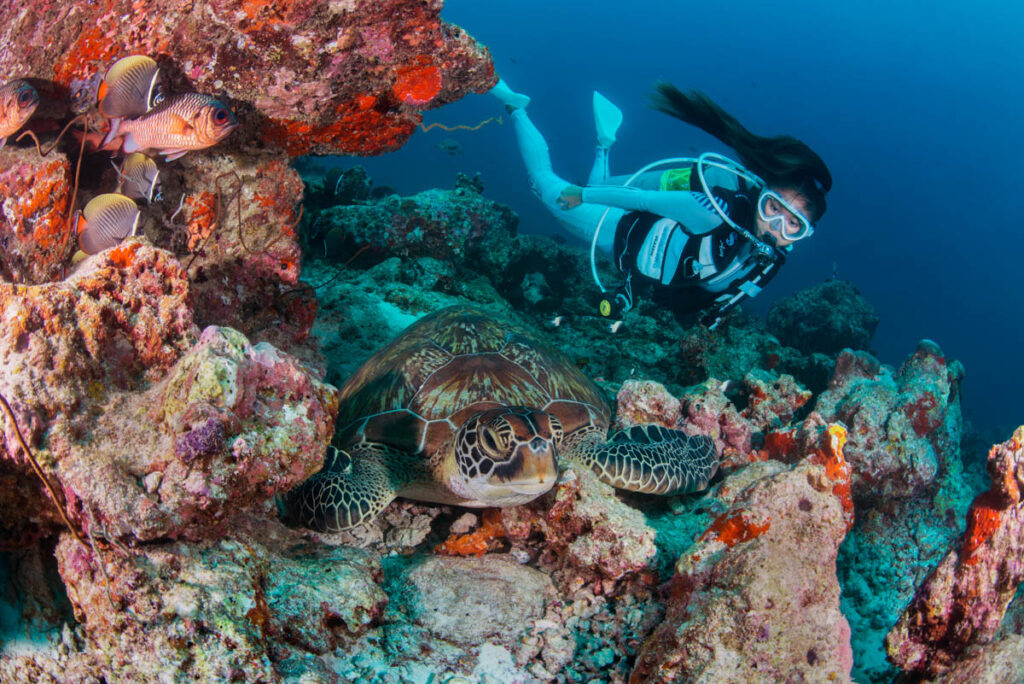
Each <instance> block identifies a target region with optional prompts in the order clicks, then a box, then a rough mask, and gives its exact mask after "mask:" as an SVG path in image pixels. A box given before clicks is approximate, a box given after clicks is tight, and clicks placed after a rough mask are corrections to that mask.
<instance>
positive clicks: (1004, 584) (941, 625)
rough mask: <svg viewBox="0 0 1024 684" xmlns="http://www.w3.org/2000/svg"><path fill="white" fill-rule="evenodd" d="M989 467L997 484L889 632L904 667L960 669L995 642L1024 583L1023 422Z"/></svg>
mask: <svg viewBox="0 0 1024 684" xmlns="http://www.w3.org/2000/svg"><path fill="white" fill-rule="evenodd" d="M988 471H989V476H990V477H991V479H992V486H991V488H990V489H989V490H988V491H987V492H984V493H983V494H981V495H979V496H978V497H977V498H976V499H975V500H974V503H972V504H971V508H970V510H969V512H968V514H967V530H966V531H965V532H964V535H963V538H962V540H961V541H960V543H959V545H958V548H955V549H952V550H950V552H949V553H948V554H947V555H946V557H945V558H944V559H943V560H942V562H940V563H939V565H938V567H937V568H935V570H934V571H933V572H932V573H931V575H930V576H929V577H928V579H926V580H925V582H924V584H922V585H921V586H920V587H919V588H918V590H917V594H916V595H915V596H914V600H913V601H912V602H911V604H910V606H909V607H908V608H907V610H906V612H905V613H904V614H903V616H902V617H901V618H900V619H899V622H897V623H896V626H895V627H893V629H892V631H891V632H889V635H888V636H887V637H886V648H887V649H888V653H889V659H890V660H891V661H892V662H893V663H894V664H896V665H897V666H898V667H900V668H902V669H903V670H906V671H910V672H914V673H917V674H920V675H924V676H931V677H934V676H937V675H941V674H943V673H946V672H949V671H950V670H952V669H955V668H958V667H959V665H960V662H961V660H966V656H967V655H968V653H969V652H970V651H971V650H972V649H975V648H976V647H978V646H982V645H984V644H986V643H988V642H989V641H990V640H991V639H992V637H993V636H994V635H995V633H996V630H997V629H998V628H999V624H1000V622H1001V621H1002V619H1003V615H1004V613H1005V612H1006V608H1007V605H1008V604H1009V603H1010V600H1011V599H1012V598H1013V596H1014V594H1015V593H1016V592H1017V589H1018V588H1019V587H1020V584H1021V582H1022V581H1024V502H1022V497H1021V489H1022V488H1024V426H1022V427H1020V428H1017V430H1016V431H1015V432H1014V434H1013V437H1012V438H1011V439H1010V440H1009V441H1007V442H1004V443H1003V444H999V445H996V446H994V447H992V450H991V451H990V452H989V455H988ZM957 681H967V680H960V679H958V680H957Z"/></svg>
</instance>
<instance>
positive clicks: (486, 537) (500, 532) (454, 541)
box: [434, 508, 505, 556]
mask: <svg viewBox="0 0 1024 684" xmlns="http://www.w3.org/2000/svg"><path fill="white" fill-rule="evenodd" d="M504 536H505V528H504V526H503V525H502V524H501V511H500V510H499V509H497V508H488V509H487V510H485V511H484V514H483V522H482V523H481V525H480V529H478V530H477V531H476V532H470V533H469V534H461V535H459V534H453V535H451V536H450V537H448V539H447V540H445V542H444V543H443V544H440V545H438V546H437V548H435V549H434V551H435V552H437V553H439V554H441V555H443V556H470V555H472V556H482V555H484V554H485V553H487V548H488V546H489V545H490V541H491V540H492V539H500V538H503V537H504Z"/></svg>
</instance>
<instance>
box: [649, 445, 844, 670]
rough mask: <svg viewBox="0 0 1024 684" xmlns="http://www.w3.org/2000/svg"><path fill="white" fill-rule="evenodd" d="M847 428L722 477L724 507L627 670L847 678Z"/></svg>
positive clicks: (683, 560)
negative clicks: (795, 455) (842, 595)
mask: <svg viewBox="0 0 1024 684" xmlns="http://www.w3.org/2000/svg"><path fill="white" fill-rule="evenodd" d="M844 439H845V431H843V430H842V428H840V427H838V426H831V427H830V428H829V429H828V430H827V431H825V432H823V433H822V444H821V446H820V447H819V448H820V451H819V452H818V453H817V454H811V455H809V456H808V457H807V458H806V459H804V460H803V461H801V462H800V463H799V464H797V465H796V466H793V467H791V468H787V467H785V466H783V465H781V464H779V463H777V462H773V461H769V462H766V463H758V464H754V465H752V466H749V467H748V468H746V469H744V470H743V471H741V473H739V474H737V475H733V476H730V477H727V478H726V479H725V480H724V481H723V482H722V483H721V484H719V485H718V487H717V491H715V492H712V493H711V496H712V497H714V498H717V499H719V500H720V502H721V503H722V504H723V505H724V507H725V510H724V512H723V513H721V514H720V515H719V516H718V517H717V518H716V519H715V521H714V522H713V523H712V524H711V525H710V526H709V527H708V528H707V529H706V530H705V532H704V533H703V534H702V535H701V537H700V539H699V540H698V541H697V543H696V544H694V545H693V546H691V547H690V549H688V550H687V551H686V552H685V553H684V554H683V555H682V556H681V557H680V558H679V561H678V563H677V564H676V574H675V576H674V577H673V578H672V581H671V593H670V596H669V598H668V606H667V612H666V615H665V619H664V621H663V622H662V623H661V624H660V625H659V626H658V627H657V629H656V630H655V631H654V633H653V635H652V636H651V637H650V638H649V639H648V640H647V642H646V643H645V644H644V646H643V649H642V650H641V651H640V654H639V656H638V658H637V663H636V667H635V669H634V670H633V674H632V677H631V680H630V681H633V682H661V681H698V680H707V681H787V680H798V679H799V680H804V681H844V680H846V681H848V680H849V673H850V669H851V667H852V666H853V654H852V651H851V650H850V644H849V638H850V628H849V625H848V624H847V622H846V619H845V618H844V617H843V615H842V613H841V612H840V611H839V583H838V582H837V580H836V576H835V559H836V554H837V552H838V548H839V544H840V542H841V541H842V539H843V536H844V535H845V533H846V530H847V528H848V524H849V519H848V515H847V512H846V509H845V505H844V498H843V496H844V495H843V488H844V486H846V487H848V485H849V476H850V473H849V467H848V466H847V465H846V464H845V462H844V461H843V455H842V443H843V440H844ZM847 496H848V495H847ZM811 557H813V558H814V559H815V561H814V562H813V563H805V562H803V559H806V558H811Z"/></svg>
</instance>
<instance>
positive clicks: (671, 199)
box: [512, 109, 785, 325]
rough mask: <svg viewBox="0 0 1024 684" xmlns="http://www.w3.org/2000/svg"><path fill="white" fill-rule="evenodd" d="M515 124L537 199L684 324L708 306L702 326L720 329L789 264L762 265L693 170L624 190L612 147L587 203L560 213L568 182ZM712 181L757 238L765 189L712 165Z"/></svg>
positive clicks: (530, 133)
mask: <svg viewBox="0 0 1024 684" xmlns="http://www.w3.org/2000/svg"><path fill="white" fill-rule="evenodd" d="M512 121H513V124H514V126H515V129H516V135H517V138H518V140H519V148H520V152H521V154H522V156H523V161H524V162H525V164H526V169H527V173H528V175H529V177H530V184H531V187H532V188H533V191H534V193H535V194H536V195H537V196H538V197H539V198H540V199H541V201H543V202H544V204H545V205H546V206H547V207H548V208H549V209H550V210H551V212H552V213H553V214H554V215H555V217H556V218H558V219H559V220H560V221H561V222H563V223H564V224H566V226H567V227H568V228H569V230H570V231H571V232H572V233H573V234H574V235H576V236H578V237H579V238H581V239H582V240H585V241H587V242H590V241H591V240H593V238H594V231H595V230H600V233H599V234H598V236H597V237H598V239H597V245H598V247H600V248H601V250H602V251H604V252H605V253H606V254H608V255H609V256H611V257H612V259H613V260H614V262H615V264H616V266H617V267H618V269H619V271H620V272H622V274H623V275H624V276H625V277H626V278H627V279H629V280H632V281H634V282H638V283H648V284H650V285H652V286H653V289H654V295H653V299H654V301H656V302H657V303H658V304H659V305H661V306H664V307H665V308H668V309H670V310H671V311H672V312H673V313H674V314H675V315H676V317H677V318H678V319H679V320H680V322H683V323H688V322H689V321H688V320H687V319H688V316H689V315H690V314H693V313H695V312H697V311H700V310H702V309H709V310H708V311H707V312H705V314H704V315H703V316H702V317H701V322H703V323H705V324H708V325H713V324H714V323H716V322H717V320H718V319H719V318H720V317H721V316H722V314H723V313H725V312H726V311H727V310H729V309H731V308H732V307H734V306H735V305H736V304H737V303H739V302H740V301H741V300H742V299H744V298H745V297H752V296H754V295H756V294H757V293H758V292H760V290H761V287H763V286H764V284H765V283H766V282H768V280H770V279H771V278H772V277H774V276H775V274H776V273H777V272H778V269H779V267H780V266H781V265H782V264H783V263H785V257H784V255H783V252H782V251H781V250H779V249H774V250H773V252H774V256H775V259H774V261H770V262H769V263H765V262H764V260H758V259H757V258H756V254H755V250H754V249H753V247H752V245H751V244H750V243H749V242H748V241H747V240H746V239H744V238H743V237H742V236H740V234H739V233H738V232H737V231H736V230H734V229H733V228H732V227H730V226H729V225H728V224H727V223H726V222H725V221H724V220H723V218H722V216H721V215H720V214H719V213H718V211H716V210H715V208H714V206H713V205H712V203H711V200H710V199H708V197H707V195H705V194H704V192H703V191H702V189H701V184H700V181H699V180H698V177H697V171H696V168H695V167H693V166H691V167H689V168H679V169H670V170H668V171H659V172H651V173H646V174H643V175H641V176H639V177H638V178H636V179H634V181H633V183H631V184H630V185H629V186H625V185H623V183H624V182H625V181H626V177H608V175H607V174H608V150H607V148H602V147H598V150H597V157H596V159H595V161H594V168H593V170H592V171H591V173H590V178H589V181H588V186H587V187H585V188H583V204H581V205H579V206H577V207H575V208H573V209H569V210H563V209H561V208H560V207H559V205H558V198H559V195H560V193H561V192H562V190H564V189H565V188H566V186H568V185H569V183H568V182H566V181H565V180H563V179H562V178H560V177H559V176H557V175H556V174H555V173H554V171H553V169H552V167H551V156H550V153H549V151H548V146H547V143H546V142H545V141H544V138H543V136H542V135H541V134H540V132H539V131H538V130H537V128H536V127H535V126H534V125H533V123H532V122H531V121H530V119H529V117H527V115H526V112H525V111H524V110H522V109H518V110H515V111H514V112H512ZM691 179H692V183H691ZM705 180H706V181H707V182H708V185H709V187H710V189H711V190H712V192H713V194H714V195H715V197H716V198H717V200H718V204H719V206H720V207H721V208H722V209H724V210H725V211H726V213H727V214H728V216H729V218H731V219H732V220H733V221H735V222H736V223H737V224H738V225H740V226H742V227H744V228H745V229H747V230H748V231H750V232H751V233H753V232H754V230H755V228H754V216H755V212H756V209H755V203H756V201H757V192H758V189H757V188H756V187H753V186H748V185H747V183H746V182H745V181H741V180H740V179H739V178H738V177H737V176H736V175H735V174H732V173H730V172H727V171H722V170H718V169H713V168H712V169H708V170H706V171H705ZM694 188H696V189H694ZM606 212H607V213H606ZM602 216H603V217H604V218H603V221H602Z"/></svg>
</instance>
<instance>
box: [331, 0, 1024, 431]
mask: <svg viewBox="0 0 1024 684" xmlns="http://www.w3.org/2000/svg"><path fill="white" fill-rule="evenodd" d="M442 17H443V18H445V19H446V20H447V21H450V22H453V23H456V24H458V25H460V26H462V27H463V28H465V29H466V30H467V31H468V32H469V33H470V34H471V35H473V36H474V37H475V38H476V39H477V40H479V41H480V42H482V43H483V44H485V45H487V47H488V48H490V50H491V53H492V55H493V56H494V62H495V65H496V68H497V70H498V72H499V74H501V75H502V76H503V77H504V78H505V80H506V81H508V83H509V84H510V85H511V86H512V87H513V88H515V89H517V90H520V91H522V92H524V93H527V94H528V95H530V96H531V97H532V98H533V102H532V103H531V104H530V107H529V112H530V115H531V117H532V118H533V120H534V122H535V123H536V124H537V126H538V127H539V128H540V130H541V131H542V132H543V133H544V134H545V135H546V136H547V138H548V142H549V144H550V147H551V150H552V155H553V158H554V164H555V170H556V171H557V172H558V173H560V174H561V175H563V176H564V177H566V178H567V179H570V180H574V181H577V182H580V181H583V180H585V178H586V174H587V171H588V170H589V167H590V163H591V161H592V153H593V144H594V128H593V119H592V115H591V104H590V103H591V91H592V90H594V89H597V90H600V91H601V92H602V93H604V94H605V95H606V96H608V97H609V98H610V99H611V100H613V101H614V102H615V103H617V104H618V105H619V106H620V107H621V108H622V109H623V111H624V112H625V123H624V124H623V126H622V128H621V129H620V131H619V142H618V144H617V145H616V147H615V148H614V149H613V153H612V172H613V173H627V172H630V171H632V170H634V169H636V168H638V167H639V166H642V165H643V164H645V163H647V162H650V161H653V160H655V159H660V158H663V157H666V156H676V155H687V154H692V153H693V152H695V151H698V150H699V151H704V150H708V149H712V150H718V151H723V152H725V151H727V150H725V148H723V146H722V145H721V144H720V143H718V142H717V141H715V140H713V139H712V138H710V137H708V136H706V135H704V134H703V133H700V132H698V131H697V130H696V129H694V128H692V127H690V126H687V125H685V124H683V123H682V122H679V121H677V120H674V119H671V118H670V117H667V116H665V115H663V114H660V113H658V112H655V111H654V110H651V109H649V108H648V107H647V106H646V97H647V95H648V93H649V92H650V91H651V89H652V86H653V84H654V83H655V81H656V80H657V79H659V78H663V79H667V80H670V81H672V82H673V83H675V84H676V85H678V86H679V87H680V88H683V89H688V88H699V89H701V90H704V91H705V92H707V93H708V94H709V95H711V96H712V97H713V98H714V99H715V100H716V101H718V102H719V103H720V104H722V105H723V106H724V107H725V108H726V109H727V110H729V111H730V112H731V113H733V114H734V115H735V116H736V117H737V118H739V120H740V121H741V122H743V123H744V124H745V125H746V126H747V127H748V128H750V129H751V130H753V131H754V132H755V133H759V134H762V135H774V134H778V133H789V134H792V135H795V136H797V137H799V138H801V139H803V140H804V141H806V142H807V143H808V144H810V145H811V146H812V147H813V148H814V149H815V150H816V151H817V152H818V153H819V154H820V155H821V156H822V157H823V158H824V159H825V161H826V162H827V163H828V164H829V166H830V168H831V170H832V174H833V177H834V180H835V186H834V189H833V191H832V193H831V194H830V195H829V198H828V199H829V211H828V213H827V215H826V216H825V218H824V220H823V221H822V222H821V225H820V227H819V230H818V232H817V233H816V234H815V235H814V237H813V238H812V239H810V240H808V241H807V242H806V243H803V244H800V245H799V246H798V247H797V249H796V251H795V252H794V253H793V254H792V256H791V258H790V260H789V262H788V264H787V267H786V269H784V270H783V272H782V273H781V275H780V276H779V277H778V278H776V280H775V281H774V282H773V283H772V285H771V287H770V288H769V289H768V290H766V291H765V292H764V293H763V294H762V295H761V296H760V297H758V298H757V299H756V300H754V301H753V302H751V303H750V304H748V305H746V306H747V307H748V308H752V309H753V310H755V311H758V312H762V313H763V312H765V311H767V309H768V307H769V306H770V305H771V304H772V303H773V302H774V301H776V300H778V299H780V298H782V297H785V296H786V295H788V294H790V293H792V292H793V291H795V290H798V289H801V288H804V287H808V286H810V285H813V284H815V283H819V282H821V281H822V280H824V279H826V278H827V277H828V276H829V275H831V273H832V270H833V265H835V268H836V270H837V273H838V275H839V277H840V278H843V279H846V280H850V281H851V282H853V284H854V285H856V287H858V288H859V289H860V291H861V292H862V293H863V294H864V295H865V296H866V297H867V298H868V300H869V301H870V302H871V303H872V304H873V305H874V306H875V307H876V309H877V311H878V314H879V316H880V318H881V323H880V324H879V326H878V332H877V334H876V335H875V339H874V351H875V352H876V354H877V355H878V356H879V357H880V358H881V359H882V360H883V361H884V362H887V363H891V364H894V365H898V364H899V363H901V362H902V360H903V359H904V357H905V356H906V355H908V354H910V353H912V352H913V351H914V348H915V345H916V344H917V342H918V340H920V339H922V338H930V339H933V340H935V341H936V342H938V343H939V344H940V345H941V346H942V348H943V349H944V350H945V352H946V354H947V355H948V356H949V357H951V358H957V359H960V360H961V361H962V362H963V363H964V365H965V366H966V368H967V378H966V382H965V389H964V394H965V396H964V407H965V411H966V414H967V417H968V418H969V419H971V420H972V421H973V422H974V424H975V425H976V426H977V427H979V428H982V429H991V428H998V429H999V430H1000V434H1001V436H1000V437H999V438H1000V439H1006V438H1008V437H1009V430H1010V429H1012V428H1013V427H1014V426H1016V425H1017V424H1019V423H1024V410H1022V409H1024V406H1022V402H1021V399H1020V397H1021V391H1022V389H1024V364H1022V363H1021V361H1020V354H1021V351H1020V348H1021V344H1022V342H1024V283H1022V279H1021V276H1020V275H1019V274H1020V269H1021V260H1022V258H1024V254H1022V251H1024V250H1022V246H1024V240H1022V239H1021V231H1022V230H1024V226H1022V225H1021V221H1020V204H1021V196H1022V190H1024V189H1022V181H1024V174H1022V173H1021V166H1020V165H1021V160H1022V156H1024V155H1022V152H1024V143H1022V141H1021V137H1020V131H1021V122H1022V121H1024V95H1022V87H1024V60H1022V58H1021V55H1020V45H1021V36H1022V35H1024V5H1017V4H1016V3H1006V2H996V1H995V0H981V1H979V2H975V3H963V2H948V1H941V0H940V1H933V2H929V3H923V2H908V1H904V2H897V3H893V2H880V1H878V0H871V1H859V2H844V3H838V2H837V3H821V2H819V1H818V0H784V1H781V2H774V3H763V2H753V1H751V0H747V1H746V2H730V3H712V2H709V3H689V2H687V3H682V2H672V3H669V2H664V1H663V0H661V1H656V0H633V1H632V2H629V3H622V2H550V0H548V1H546V2H541V1H539V0H517V1H516V2H489V1H485V0H449V1H448V2H447V3H446V5H445V8H444V10H443V12H442ZM503 113H504V112H503V110H502V108H501V107H500V106H499V105H498V103H497V101H496V100H494V99H493V98H492V97H490V96H470V97H467V98H465V99H464V100H462V101H460V102H457V103H455V104H453V105H450V106H447V107H444V108H442V109H439V110H435V111H431V112H427V113H426V115H425V122H426V123H430V122H434V121H437V122H441V123H445V124H448V125H453V124H460V123H461V124H472V123H476V122H478V121H480V120H482V119H485V118H487V117H490V116H497V115H500V114H503ZM449 137H450V138H452V139H454V140H456V141H457V142H459V143H460V144H461V145H462V146H463V152H462V153H461V154H456V155H448V154H446V153H445V152H444V151H442V150H441V149H438V148H437V147H435V146H436V145H437V144H438V143H439V142H441V141H442V140H444V139H445V138H449ZM339 162H340V163H342V164H349V163H361V164H363V165H364V166H366V167H367V169H368V170H369V171H370V173H371V175H372V176H373V178H374V180H375V182H376V183H377V184H379V185H390V186H392V187H394V188H396V189H397V190H398V191H400V192H403V193H408V192H416V191H419V190H422V189H425V188H428V187H449V186H450V185H451V183H452V181H453V180H454V177H455V173H456V172H457V171H466V172H470V173H473V172H477V171H479V172H481V173H482V178H483V181H484V185H485V188H486V194H487V195H488V196H489V197H491V198H493V199H496V200H498V201H501V202H504V203H507V204H509V205H511V206H512V207H513V208H514V209H515V210H516V211H517V212H518V213H519V214H520V217H521V224H520V227H521V230H522V231H525V232H554V231H558V230H559V228H558V227H557V225H556V224H555V222H554V220H553V219H552V218H551V217H550V216H549V215H548V214H547V213H546V211H545V210H544V209H543V207H542V206H541V205H540V204H539V202H538V201H537V200H535V199H534V198H533V196H532V195H531V194H530V193H529V190H528V188H527V183H526V176H525V172H524V170H523V166H522V163H521V161H520V160H519V157H518V152H517V150H516V147H515V140H514V135H513V131H512V128H511V127H510V126H508V125H502V126H496V125H490V126H485V127H484V128H482V129H481V130H479V131H477V132H464V131H459V132H455V133H445V132H443V131H439V130H437V129H435V130H432V131H430V132H428V133H417V134H416V135H415V136H413V138H412V140H410V141H409V143H408V144H407V145H406V146H405V147H404V148H403V149H401V150H400V151H398V152H397V153H394V154H390V155H385V156H383V157H379V158H374V159H369V160H350V159H340V160H339ZM1002 433H1005V434H1002Z"/></svg>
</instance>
